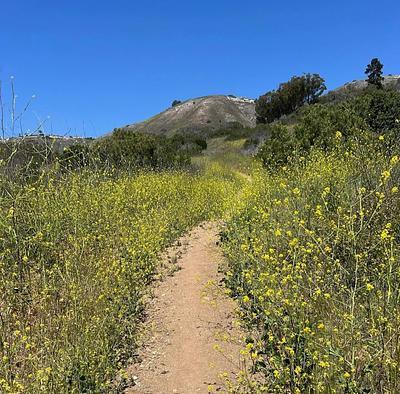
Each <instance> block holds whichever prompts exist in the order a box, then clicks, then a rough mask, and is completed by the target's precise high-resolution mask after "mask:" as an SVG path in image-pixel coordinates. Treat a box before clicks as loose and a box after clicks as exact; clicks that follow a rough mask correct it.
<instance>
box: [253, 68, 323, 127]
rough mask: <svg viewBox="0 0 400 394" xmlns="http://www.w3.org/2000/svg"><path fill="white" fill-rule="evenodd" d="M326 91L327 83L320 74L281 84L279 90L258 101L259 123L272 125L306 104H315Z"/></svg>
mask: <svg viewBox="0 0 400 394" xmlns="http://www.w3.org/2000/svg"><path fill="white" fill-rule="evenodd" d="M325 89H326V86H325V81H324V79H323V78H322V77H321V76H320V75H318V74H305V75H303V76H301V77H298V76H294V77H292V78H291V79H290V81H288V82H284V83H281V84H280V85H279V88H278V90H273V91H271V92H267V93H266V94H264V95H262V96H260V97H259V98H258V100H256V116H257V122H258V123H271V122H273V121H274V120H276V119H279V118H280V117H281V116H282V115H289V114H291V113H293V112H294V111H296V110H297V109H298V108H300V107H301V106H303V105H304V104H314V103H315V102H316V101H317V99H318V97H319V96H320V95H321V94H322V93H323V92H324V90H325Z"/></svg>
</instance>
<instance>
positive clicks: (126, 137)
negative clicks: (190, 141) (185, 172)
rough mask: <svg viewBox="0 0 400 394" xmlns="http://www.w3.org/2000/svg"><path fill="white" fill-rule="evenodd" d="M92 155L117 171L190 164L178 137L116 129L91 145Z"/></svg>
mask: <svg viewBox="0 0 400 394" xmlns="http://www.w3.org/2000/svg"><path fill="white" fill-rule="evenodd" d="M93 154H94V156H95V157H96V158H97V160H98V161H99V162H100V163H101V164H103V165H109V166H113V167H116V168H131V169H135V168H153V169H163V168H173V167H181V166H184V165H187V164H188V163H189V157H188V155H187V153H186V152H184V151H182V150H181V140H180V139H179V138H170V139H169V138H166V137H164V136H157V135H151V134H141V133H134V132H132V131H129V130H124V129H117V130H115V131H114V133H113V134H112V135H111V136H110V137H105V138H103V139H101V140H99V141H97V142H96V143H95V144H94V147H93Z"/></svg>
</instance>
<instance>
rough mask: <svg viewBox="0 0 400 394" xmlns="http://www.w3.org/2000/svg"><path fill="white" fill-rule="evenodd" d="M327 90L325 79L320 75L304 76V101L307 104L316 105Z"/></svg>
mask: <svg viewBox="0 0 400 394" xmlns="http://www.w3.org/2000/svg"><path fill="white" fill-rule="evenodd" d="M325 90H326V85H325V81H324V79H323V78H322V77H321V76H320V75H319V74H306V75H304V99H305V101H306V102H307V104H314V103H316V102H317V100H318V97H319V96H321V94H322V93H323V92H324V91H325Z"/></svg>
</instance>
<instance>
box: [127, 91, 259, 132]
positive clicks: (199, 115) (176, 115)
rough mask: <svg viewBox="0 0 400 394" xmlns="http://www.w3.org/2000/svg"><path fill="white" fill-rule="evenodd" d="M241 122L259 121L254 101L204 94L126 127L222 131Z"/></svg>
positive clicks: (134, 129) (152, 130) (165, 130)
mask: <svg viewBox="0 0 400 394" xmlns="http://www.w3.org/2000/svg"><path fill="white" fill-rule="evenodd" d="M233 124H240V125H242V126H244V127H254V126H255V124H256V118H255V106H254V100H252V99H248V98H243V97H235V96H223V95H216V96H204V97H198V98H195V99H190V100H187V101H184V102H182V103H180V104H178V105H176V106H175V107H171V108H168V109H167V110H166V111H164V112H161V113H160V114H158V115H155V116H153V117H152V118H150V119H148V120H145V121H144V122H140V123H136V124H131V125H127V126H125V127H123V128H124V129H128V130H132V131H137V132H145V133H150V134H169V135H170V134H174V133H176V132H178V131H180V132H195V133H196V132H197V133H198V132H201V131H204V130H218V129H221V128H223V127H229V126H231V125H233Z"/></svg>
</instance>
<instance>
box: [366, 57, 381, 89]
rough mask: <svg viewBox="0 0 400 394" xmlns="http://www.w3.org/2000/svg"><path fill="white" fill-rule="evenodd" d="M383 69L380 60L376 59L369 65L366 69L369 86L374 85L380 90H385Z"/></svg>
mask: <svg viewBox="0 0 400 394" xmlns="http://www.w3.org/2000/svg"><path fill="white" fill-rule="evenodd" d="M382 69H383V64H382V63H381V62H380V61H379V59H378V58H374V59H372V60H371V63H370V64H368V66H367V68H366V69H365V74H367V76H368V79H367V82H368V84H370V85H373V86H375V87H376V88H378V89H382V88H383V85H382V82H383V76H382Z"/></svg>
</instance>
